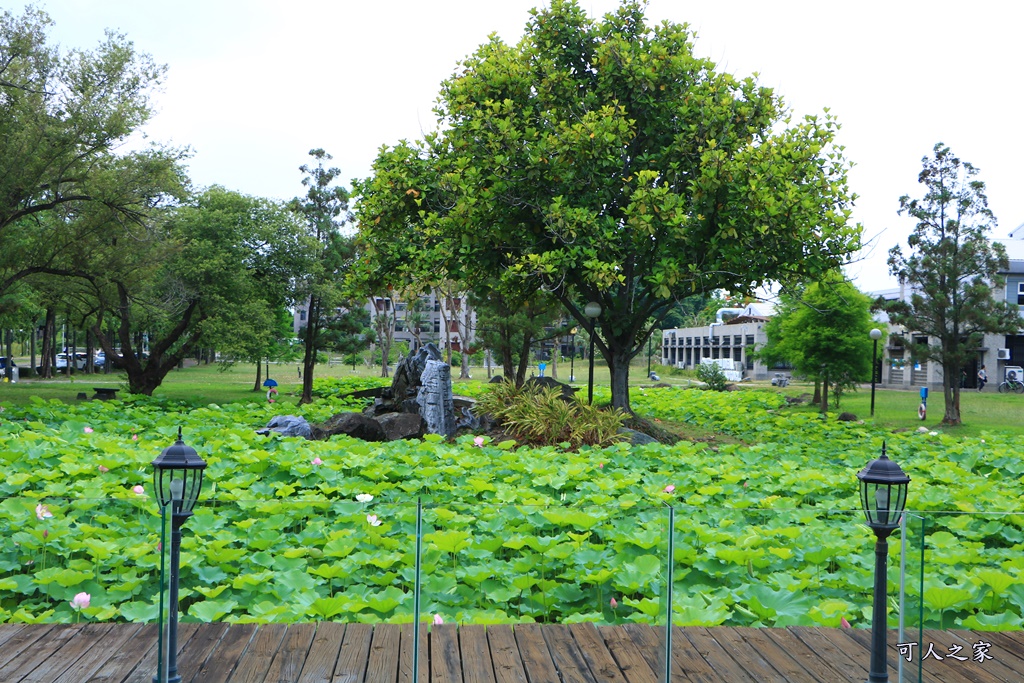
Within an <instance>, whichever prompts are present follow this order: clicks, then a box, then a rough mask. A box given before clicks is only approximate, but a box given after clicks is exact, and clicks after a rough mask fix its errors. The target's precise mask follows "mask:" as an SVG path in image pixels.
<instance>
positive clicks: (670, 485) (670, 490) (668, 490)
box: [665, 484, 676, 493]
mask: <svg viewBox="0 0 1024 683" xmlns="http://www.w3.org/2000/svg"><path fill="white" fill-rule="evenodd" d="M675 490H676V487H675V486H673V485H672V484H669V485H668V486H666V487H665V493H672V492H673V491H675Z"/></svg>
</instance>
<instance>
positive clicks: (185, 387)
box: [0, 360, 1024, 441]
mask: <svg viewBox="0 0 1024 683" xmlns="http://www.w3.org/2000/svg"><path fill="white" fill-rule="evenodd" d="M26 365H27V363H26ZM298 368H299V365H298V364H297V363H282V364H274V363H271V365H270V376H271V377H273V378H274V379H276V380H277V381H278V382H279V383H280V386H279V387H278V389H279V392H280V394H279V398H278V402H279V403H283V404H296V403H297V402H298V394H299V392H300V391H301V388H302V385H301V381H300V379H299V374H298ZM654 369H655V371H656V372H659V373H660V374H661V381H663V382H665V383H668V384H672V385H676V386H687V385H689V384H692V383H693V380H691V379H690V378H688V377H687V376H676V375H670V374H669V373H668V372H667V368H664V367H660V366H657V365H655V366H654ZM573 370H574V372H575V378H576V381H575V382H573V384H574V385H575V386H577V387H579V388H580V396H584V397H585V395H586V389H587V373H588V366H587V363H586V361H582V360H578V362H577V363H576V364H575V367H574V368H573ZM470 372H471V373H472V374H473V379H471V380H459V379H457V375H458V370H457V369H456V370H455V372H454V373H453V374H454V375H456V379H455V392H456V393H458V392H459V388H458V385H459V384H460V383H462V382H480V381H484V382H486V381H487V371H486V369H485V368H481V367H473V368H471V369H470ZM557 373H558V378H559V379H560V380H561V381H563V382H564V381H566V380H567V379H568V377H569V366H568V365H567V364H565V363H560V364H559V365H558V368H557ZM379 374H380V368H379V367H374V368H370V367H365V366H361V365H360V366H356V369H355V371H353V369H352V368H351V367H350V366H341V365H338V364H333V365H318V366H317V369H316V376H317V377H348V376H352V375H356V376H361V377H376V376H379ZM492 374H500V369H499V368H493V369H492ZM547 374H548V375H550V374H551V368H550V365H549V366H548V372H547ZM264 377H265V375H264ZM255 379H256V367H255V366H254V365H252V364H237V365H232V366H229V367H226V368H225V367H222V366H220V365H194V366H191V367H187V368H184V369H182V370H173V371H172V372H171V373H170V374H169V375H168V376H167V378H166V379H165V380H164V383H163V384H162V385H161V386H160V387H159V388H158V389H157V390H156V392H155V393H154V395H155V396H158V397H164V398H168V399H171V400H185V401H189V402H194V401H198V402H199V403H202V404H207V403H233V402H244V401H256V402H262V401H265V400H266V399H265V396H264V393H263V391H262V390H261V391H256V392H254V391H253V390H252V389H253V384H254V382H255ZM608 384H609V374H608V369H607V367H605V366H603V365H600V364H599V365H597V366H596V367H595V369H594V385H595V387H597V388H598V394H599V395H600V394H602V393H604V394H605V395H606V391H607V389H606V388H607V386H608ZM644 384H650V381H649V380H647V364H646V361H644V362H641V363H637V364H636V365H634V366H633V367H632V370H631V377H630V388H631V391H634V392H635V391H637V390H638V388H639V387H641V386H643V385H644ZM766 385H767V383H766V382H759V383H750V384H744V385H743V386H744V387H760V388H764V387H765V386H766ZM93 387H120V388H121V394H120V395H121V396H125V395H127V385H126V383H125V380H124V375H123V373H112V374H109V375H103V374H98V375H92V376H85V375H75V376H72V378H71V379H68V378H66V377H63V376H61V377H58V378H55V379H51V380H39V379H22V381H20V382H19V383H17V384H10V383H6V382H4V383H0V403H2V402H6V403H12V404H24V403H27V402H28V401H29V400H30V399H31V398H32V397H33V396H38V397H39V398H43V399H58V400H61V401H66V402H72V401H75V400H76V398H75V397H76V396H77V395H78V393H79V392H84V393H85V394H86V395H87V396H90V397H91V396H92V393H93V392H92V388H93ZM602 388H604V391H602ZM813 390H814V387H813V385H812V384H810V383H800V382H798V383H793V384H790V386H789V387H787V388H786V389H785V390H784V391H785V393H786V394H787V395H788V396H793V397H800V396H805V397H806V398H807V399H809V398H810V394H811V393H813ZM919 403H920V397H919V395H918V392H917V391H916V390H915V391H903V390H895V389H882V388H879V389H877V390H876V394H875V416H874V418H871V417H870V405H871V391H870V389H868V388H862V389H860V390H858V391H856V392H850V393H847V394H844V396H843V398H842V404H841V405H840V407H839V409H838V410H837V409H835V408H832V407H831V406H830V408H829V411H830V415H836V414H838V413H839V412H843V411H846V412H851V413H853V414H855V415H856V416H857V417H858V418H860V419H863V420H866V421H873V422H874V424H876V425H878V426H881V427H884V428H886V429H892V430H897V429H917V428H918V427H921V426H925V427H928V428H929V429H931V430H938V431H942V432H945V433H947V434H950V435H960V436H980V435H981V434H982V433H984V432H989V431H999V432H1004V433H1011V434H1017V435H1022V436H1024V420H1022V419H1021V418H1022V417H1024V396H1019V395H1017V394H998V393H996V392H995V391H994V390H993V391H986V392H984V393H980V394H979V393H977V392H976V391H971V390H967V391H964V392H963V393H962V394H961V399H960V409H961V413H962V415H963V421H964V424H963V425H961V426H959V427H947V426H943V425H941V424H940V423H941V420H942V415H943V399H942V394H941V393H940V392H933V393H932V394H931V396H929V400H928V418H927V419H926V420H925V421H923V422H922V421H921V420H919V419H918V417H917V407H918V404H919ZM797 409H798V410H804V411H808V412H817V408H816V407H815V406H812V405H810V404H809V403H808V404H807V405H805V406H802V407H798V408H797ZM671 427H673V428H674V431H676V432H678V433H681V434H683V435H685V436H686V437H687V438H690V439H692V440H697V441H704V440H713V437H714V435H713V434H712V433H705V432H704V431H700V433H692V431H693V430H692V429H688V428H686V426H685V425H672V426H671Z"/></svg>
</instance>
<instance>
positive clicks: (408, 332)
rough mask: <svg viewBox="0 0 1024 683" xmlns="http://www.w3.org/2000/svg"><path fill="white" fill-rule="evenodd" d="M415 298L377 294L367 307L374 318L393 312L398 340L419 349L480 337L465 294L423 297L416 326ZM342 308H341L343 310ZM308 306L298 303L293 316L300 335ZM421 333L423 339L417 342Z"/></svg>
mask: <svg viewBox="0 0 1024 683" xmlns="http://www.w3.org/2000/svg"><path fill="white" fill-rule="evenodd" d="M410 307H411V302H407V301H400V300H397V299H396V300H394V301H393V300H392V299H391V297H379V296H378V297H374V298H373V299H371V300H368V301H367V302H366V305H365V308H366V312H367V314H368V315H369V316H370V318H371V320H372V319H373V318H374V317H375V316H377V315H386V316H393V318H394V325H395V332H394V336H393V341H394V342H406V343H407V344H409V350H410V351H415V350H416V349H417V348H418V347H419V344H426V343H428V342H433V343H434V344H435V345H436V346H437V347H438V348H439V349H441V350H442V351H443V350H444V349H446V348H448V346H449V345H451V349H452V351H461V350H462V349H463V347H464V346H465V345H466V344H464V342H468V344H470V345H472V344H473V342H474V341H475V339H476V333H475V330H476V327H477V321H476V311H474V310H472V309H471V308H470V307H469V306H468V304H467V301H466V297H465V295H464V294H458V295H455V296H453V297H445V296H438V295H437V294H436V293H435V292H431V293H430V294H429V295H423V296H420V297H419V310H420V312H421V322H420V323H419V325H417V326H416V327H417V328H418V330H417V329H413V328H412V327H411V326H410V324H409V313H410ZM341 312H342V309H340V308H339V309H338V313H339V314H340V313H341ZM307 315H308V307H307V306H305V305H303V306H298V307H297V308H296V309H295V312H294V314H293V317H292V329H293V331H294V332H295V334H296V335H297V334H298V333H299V330H300V329H302V328H303V327H305V326H306V316H307ZM417 337H418V338H419V343H417Z"/></svg>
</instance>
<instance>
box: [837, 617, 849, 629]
mask: <svg viewBox="0 0 1024 683" xmlns="http://www.w3.org/2000/svg"><path fill="white" fill-rule="evenodd" d="M839 623H840V625H842V627H843V628H850V622H848V621H847V620H846V617H839Z"/></svg>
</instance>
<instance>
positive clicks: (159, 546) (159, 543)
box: [156, 541, 164, 553]
mask: <svg viewBox="0 0 1024 683" xmlns="http://www.w3.org/2000/svg"><path fill="white" fill-rule="evenodd" d="M156 551H157V552H158V553H162V552H163V551H164V542H163V541H157V542H156Z"/></svg>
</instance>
